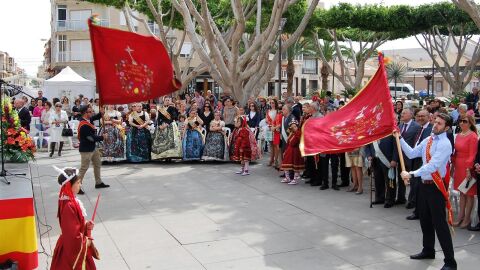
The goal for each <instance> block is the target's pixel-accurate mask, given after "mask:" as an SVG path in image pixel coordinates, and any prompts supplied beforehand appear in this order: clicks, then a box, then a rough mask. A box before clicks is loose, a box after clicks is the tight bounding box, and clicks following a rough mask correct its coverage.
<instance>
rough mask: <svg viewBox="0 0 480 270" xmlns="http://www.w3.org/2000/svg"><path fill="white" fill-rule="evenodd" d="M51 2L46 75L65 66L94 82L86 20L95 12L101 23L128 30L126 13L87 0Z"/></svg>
mask: <svg viewBox="0 0 480 270" xmlns="http://www.w3.org/2000/svg"><path fill="white" fill-rule="evenodd" d="M50 2H51V11H52V12H51V14H52V17H51V33H52V34H51V37H50V40H49V41H48V42H47V43H46V44H45V53H44V58H45V63H44V67H45V69H46V71H47V73H46V74H45V75H46V77H52V76H54V75H55V74H57V73H58V72H60V71H61V70H62V69H63V68H64V67H66V66H70V67H71V68H72V69H73V70H75V72H77V73H78V74H79V75H81V76H82V77H84V78H86V79H88V80H91V81H95V70H94V67H93V56H92V49H91V44H90V35H89V31H88V24H87V20H88V18H89V17H90V16H91V15H92V14H97V15H98V16H99V18H100V24H101V25H102V26H106V27H111V28H117V29H122V30H127V23H126V20H125V16H124V15H123V12H122V11H121V10H119V9H116V8H113V7H108V6H105V5H100V4H92V3H89V2H85V1H73V0H51V1H50ZM133 24H134V27H135V29H136V30H137V31H138V33H140V34H148V30H147V29H146V27H145V26H144V25H142V24H141V23H139V22H137V21H134V22H133ZM152 27H153V25H152ZM152 29H153V28H152Z"/></svg>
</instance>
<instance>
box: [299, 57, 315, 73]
mask: <svg viewBox="0 0 480 270" xmlns="http://www.w3.org/2000/svg"><path fill="white" fill-rule="evenodd" d="M302 73H303V74H317V59H303V67H302Z"/></svg>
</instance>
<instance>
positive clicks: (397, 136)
mask: <svg viewBox="0 0 480 270" xmlns="http://www.w3.org/2000/svg"><path fill="white" fill-rule="evenodd" d="M393 136H394V137H395V141H396V142H397V150H398V159H400V168H401V169H402V172H403V171H406V170H405V161H404V160H403V152H402V146H401V144H400V135H399V134H398V132H394V133H393ZM403 182H404V183H405V185H406V186H408V185H409V184H410V181H408V180H403Z"/></svg>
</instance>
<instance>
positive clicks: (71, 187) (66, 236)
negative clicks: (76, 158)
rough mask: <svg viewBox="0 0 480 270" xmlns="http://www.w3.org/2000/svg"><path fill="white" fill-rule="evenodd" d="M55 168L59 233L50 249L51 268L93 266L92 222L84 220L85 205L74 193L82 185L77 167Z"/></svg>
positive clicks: (94, 256) (76, 269) (94, 255)
mask: <svg viewBox="0 0 480 270" xmlns="http://www.w3.org/2000/svg"><path fill="white" fill-rule="evenodd" d="M54 168H55V170H56V171H58V172H59V173H60V175H59V176H58V183H59V184H60V185H61V186H62V187H61V188H60V194H59V196H58V213H57V215H58V220H59V222H60V229H61V235H60V237H59V238H58V240H57V244H56V246H55V250H54V252H53V258H52V266H51V269H73V270H81V269H86V270H92V269H96V268H95V263H94V261H93V259H94V258H95V259H99V256H98V251H97V250H96V249H95V246H94V245H93V242H92V238H91V237H90V235H91V231H92V229H93V227H94V224H93V222H92V221H87V220H86V216H87V213H86V210H85V207H83V204H82V202H81V201H80V200H79V199H78V198H77V197H76V195H77V194H78V192H79V190H80V188H81V186H82V181H81V179H80V177H78V176H77V175H78V171H77V170H76V169H75V168H64V169H59V168H57V167H54Z"/></svg>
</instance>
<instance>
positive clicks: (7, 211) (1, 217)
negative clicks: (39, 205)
mask: <svg viewBox="0 0 480 270" xmlns="http://www.w3.org/2000/svg"><path fill="white" fill-rule="evenodd" d="M8 259H10V260H12V261H17V262H18V266H19V269H22V270H24V269H25V270H30V269H35V268H37V266H38V254H37V234H36V231H35V211H34V207H33V198H19V199H5V200H0V263H3V262H5V261H7V260H8Z"/></svg>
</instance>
